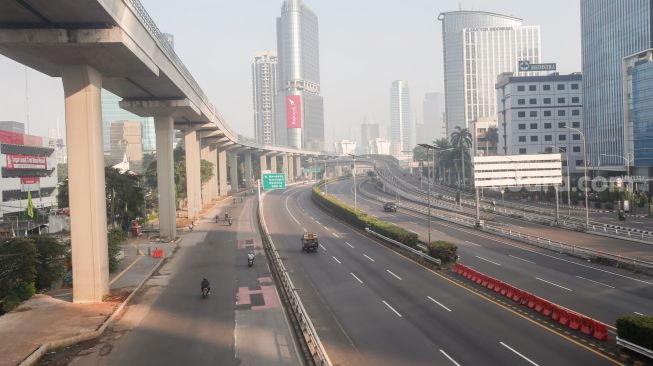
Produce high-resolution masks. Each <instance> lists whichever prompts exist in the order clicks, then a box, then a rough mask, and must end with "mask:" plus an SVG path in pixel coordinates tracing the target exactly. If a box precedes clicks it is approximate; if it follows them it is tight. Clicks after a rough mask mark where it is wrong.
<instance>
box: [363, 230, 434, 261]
mask: <svg viewBox="0 0 653 366" xmlns="http://www.w3.org/2000/svg"><path fill="white" fill-rule="evenodd" d="M365 231H366V232H367V233H369V234H371V235H373V236H376V237H377V238H379V239H383V240H384V241H386V242H388V243H390V244H393V245H395V246H397V248H399V249H401V250H403V251H404V252H405V253H404V254H408V255H407V256H408V257H410V258H411V259H413V260H414V261H416V262H418V263H423V262H426V263H429V264H431V265H432V266H437V267H440V266H441V265H442V261H441V260H440V259H438V258H433V257H431V256H430V255H428V254H425V253H422V252H420V251H419V250H417V249H413V248H411V247H409V246H408V245H406V244H403V243H401V242H398V241H396V240H394V239H390V238H388V237H387V236H384V235H381V234H379V233H377V232H376V231H373V230H370V228H367V227H366V228H365Z"/></svg>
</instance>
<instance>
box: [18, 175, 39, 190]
mask: <svg viewBox="0 0 653 366" xmlns="http://www.w3.org/2000/svg"><path fill="white" fill-rule="evenodd" d="M39 183H40V179H39V177H21V178H20V190H21V192H30V191H38V189H39V185H40V184H39Z"/></svg>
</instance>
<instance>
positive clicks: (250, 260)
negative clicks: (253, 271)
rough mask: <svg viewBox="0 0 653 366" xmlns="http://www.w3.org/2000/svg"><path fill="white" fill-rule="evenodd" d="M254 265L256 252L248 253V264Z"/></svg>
mask: <svg viewBox="0 0 653 366" xmlns="http://www.w3.org/2000/svg"><path fill="white" fill-rule="evenodd" d="M253 265H254V253H249V254H247V266H248V267H251V266H253Z"/></svg>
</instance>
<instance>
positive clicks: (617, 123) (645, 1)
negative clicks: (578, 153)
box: [580, 0, 653, 173]
mask: <svg viewBox="0 0 653 366" xmlns="http://www.w3.org/2000/svg"><path fill="white" fill-rule="evenodd" d="M652 11H653V1H651V0H629V1H611V0H581V2H580V16H581V40H582V46H581V48H582V56H583V99H584V103H583V115H584V119H585V131H586V138H587V150H588V160H589V162H588V163H589V165H590V166H591V167H595V168H596V169H597V170H598V171H600V172H602V173H605V172H607V171H610V170H616V171H622V172H625V171H626V167H625V166H626V163H625V161H624V160H625V159H624V158H623V157H624V155H629V154H632V153H633V144H632V137H629V136H632V134H631V132H630V131H628V129H629V124H628V123H626V119H627V118H626V116H625V111H624V92H623V88H624V82H623V81H624V76H623V73H624V65H623V59H624V58H625V57H627V56H630V55H633V54H636V53H638V52H640V51H643V50H647V49H649V48H651V45H652V44H653V30H652V26H653V22H652V19H651V15H652V13H651V12H652ZM630 128H631V129H632V124H631V125H630ZM599 163H600V164H599Z"/></svg>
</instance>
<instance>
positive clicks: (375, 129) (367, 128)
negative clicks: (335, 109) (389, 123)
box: [360, 121, 381, 154]
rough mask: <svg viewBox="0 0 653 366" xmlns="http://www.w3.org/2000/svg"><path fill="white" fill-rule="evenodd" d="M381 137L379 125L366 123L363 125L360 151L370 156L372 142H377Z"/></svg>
mask: <svg viewBox="0 0 653 366" xmlns="http://www.w3.org/2000/svg"><path fill="white" fill-rule="evenodd" d="M379 137H381V135H380V131H379V124H378V123H369V122H368V121H365V123H363V124H361V143H360V145H361V146H360V148H361V149H360V150H361V151H362V153H364V154H369V153H370V151H371V148H370V146H371V143H372V141H374V140H376V139H377V138H379Z"/></svg>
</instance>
